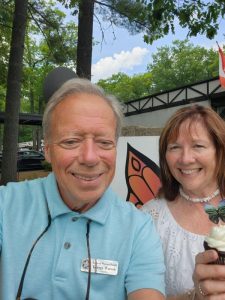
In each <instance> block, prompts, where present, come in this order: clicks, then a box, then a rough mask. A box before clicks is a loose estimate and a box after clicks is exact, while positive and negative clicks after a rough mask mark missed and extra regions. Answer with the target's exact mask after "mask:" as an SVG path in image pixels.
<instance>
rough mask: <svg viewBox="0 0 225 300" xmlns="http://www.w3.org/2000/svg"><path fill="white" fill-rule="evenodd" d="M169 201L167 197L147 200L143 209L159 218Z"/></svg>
mask: <svg viewBox="0 0 225 300" xmlns="http://www.w3.org/2000/svg"><path fill="white" fill-rule="evenodd" d="M166 205H167V202H166V200H165V199H158V198H156V199H153V200H150V201H148V202H146V203H145V204H144V205H143V206H142V208H141V210H142V211H143V212H145V213H148V214H150V215H152V217H154V218H157V217H158V215H159V213H160V212H162V210H163V209H164V208H165V207H166Z"/></svg>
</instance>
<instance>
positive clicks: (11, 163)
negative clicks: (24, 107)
mask: <svg viewBox="0 0 225 300" xmlns="http://www.w3.org/2000/svg"><path fill="white" fill-rule="evenodd" d="M27 5H28V0H15V11H14V18H13V28H12V38H11V48H10V56H9V68H8V77H7V92H6V111H5V126H4V135H3V157H2V178H1V184H6V183H7V182H9V181H16V180H17V143H18V131H19V111H20V94H21V81H22V69H23V52H24V41H25V32H26V22H27Z"/></svg>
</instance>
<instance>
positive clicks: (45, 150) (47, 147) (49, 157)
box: [44, 141, 51, 163]
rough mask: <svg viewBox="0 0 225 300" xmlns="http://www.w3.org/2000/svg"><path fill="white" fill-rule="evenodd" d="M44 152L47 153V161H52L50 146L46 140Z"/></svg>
mask: <svg viewBox="0 0 225 300" xmlns="http://www.w3.org/2000/svg"><path fill="white" fill-rule="evenodd" d="M44 153H45V159H46V160H47V162H48V163H51V155H50V146H49V144H48V142H47V141H45V146H44Z"/></svg>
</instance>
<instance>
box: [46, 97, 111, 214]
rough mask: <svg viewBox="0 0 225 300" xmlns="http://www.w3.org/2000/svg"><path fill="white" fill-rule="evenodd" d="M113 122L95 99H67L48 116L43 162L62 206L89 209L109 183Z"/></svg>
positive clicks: (109, 110)
mask: <svg viewBox="0 0 225 300" xmlns="http://www.w3.org/2000/svg"><path fill="white" fill-rule="evenodd" d="M115 133H116V119H115V115H114V113H113V111H112V109H111V107H110V106H109V105H108V104H107V103H106V102H105V101H104V100H103V99H102V98H101V97H99V96H96V95H91V94H84V93H82V94H78V95H69V96H67V97H66V98H65V99H64V100H63V101H62V102H60V103H59V104H58V105H57V106H56V107H55V109H54V111H53V112H52V118H51V127H50V136H49V138H48V139H47V140H46V141H45V156H46V160H47V161H48V162H50V163H51V164H52V169H53V171H54V173H55V176H56V179H57V183H58V188H59V192H60V194H61V197H62V199H63V200H64V202H65V203H66V204H67V205H68V206H69V207H70V208H71V209H76V210H78V211H85V210H87V209H88V208H90V207H91V206H93V205H94V204H95V203H96V202H97V201H98V200H99V198H100V197H101V196H102V194H103V193H104V192H105V190H106V189H107V187H108V186H109V184H110V183H111V181H112V179H113V176H114V173H115V164H116V138H115Z"/></svg>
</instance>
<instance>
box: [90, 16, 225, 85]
mask: <svg viewBox="0 0 225 300" xmlns="http://www.w3.org/2000/svg"><path fill="white" fill-rule="evenodd" d="M98 17H99V16H98ZM101 26H102V27H103V29H104V40H103V41H102V33H101V30H100V26H99V23H98V22H97V20H96V19H95V20H94V28H93V37H94V40H95V41H97V42H98V44H97V45H94V47H93V50H92V81H93V82H97V81H98V80H99V79H107V78H109V77H111V76H112V75H113V74H117V73H119V72H123V73H125V74H127V75H129V76H133V75H135V74H140V73H144V72H146V71H147V65H148V64H149V63H150V62H151V61H152V54H154V53H156V52H157V48H160V47H162V46H165V45H167V46H170V45H172V42H173V40H175V39H178V40H183V39H185V37H186V36H187V30H186V29H182V28H181V27H180V26H179V25H178V24H177V25H176V26H175V27H176V32H175V35H172V34H169V35H167V36H165V37H164V38H161V39H159V40H157V41H155V42H153V44H152V45H149V44H146V43H145V42H144V41H143V35H142V34H138V35H131V34H130V33H129V32H128V31H127V30H126V29H124V28H118V27H115V26H114V27H113V28H112V27H109V24H106V23H102V25H101ZM224 28H225V20H221V21H220V28H219V31H218V34H217V36H216V37H215V38H214V39H212V40H209V39H207V38H206V37H205V36H201V35H197V37H192V38H190V39H189V40H190V42H192V43H193V44H194V45H199V46H204V47H207V48H210V47H214V48H215V49H217V44H216V42H218V43H219V45H220V46H222V45H223V44H225V29H224Z"/></svg>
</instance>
